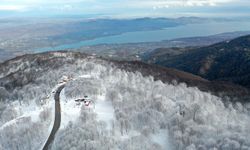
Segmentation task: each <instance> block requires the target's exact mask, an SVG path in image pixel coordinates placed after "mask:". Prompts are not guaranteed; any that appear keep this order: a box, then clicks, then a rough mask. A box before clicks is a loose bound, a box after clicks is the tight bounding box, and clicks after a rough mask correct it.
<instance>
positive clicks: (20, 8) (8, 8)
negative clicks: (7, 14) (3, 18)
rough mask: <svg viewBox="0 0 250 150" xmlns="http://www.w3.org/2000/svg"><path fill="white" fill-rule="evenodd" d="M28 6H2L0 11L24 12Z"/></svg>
mask: <svg viewBox="0 0 250 150" xmlns="http://www.w3.org/2000/svg"><path fill="white" fill-rule="evenodd" d="M26 9H27V6H23V5H0V11H24V10H26Z"/></svg>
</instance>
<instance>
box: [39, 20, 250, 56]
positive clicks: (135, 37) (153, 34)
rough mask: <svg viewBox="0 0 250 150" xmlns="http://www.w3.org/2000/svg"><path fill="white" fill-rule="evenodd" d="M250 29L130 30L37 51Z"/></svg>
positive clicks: (238, 25) (218, 25)
mask: <svg viewBox="0 0 250 150" xmlns="http://www.w3.org/2000/svg"><path fill="white" fill-rule="evenodd" d="M234 31H250V22H242V21H240V22H235V21H234V22H233V21H231V22H229V21H227V22H209V23H201V24H188V25H183V26H177V27H170V28H165V29H162V30H154V31H139V32H128V33H124V34H120V35H114V36H106V37H101V38H96V39H93V40H86V41H80V42H77V43H73V44H64V45H59V46H56V47H45V48H39V49H37V50H36V51H37V52H42V51H53V50H66V49H74V48H80V47H83V46H91V45H99V44H122V43H139V42H159V41H162V40H170V39H176V38H184V37H195V36H208V35H214V34H219V33H225V32H234Z"/></svg>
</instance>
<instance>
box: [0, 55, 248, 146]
mask: <svg viewBox="0 0 250 150" xmlns="http://www.w3.org/2000/svg"><path fill="white" fill-rule="evenodd" d="M45 56H46V57H45ZM17 64H18V65H17ZM10 66H11V67H10ZM120 68H121V67H119V65H117V64H115V63H112V62H109V61H107V60H102V59H99V58H95V57H93V56H79V55H78V54H74V53H50V54H49V55H48V56H47V55H43V56H40V57H37V56H36V57H35V56H31V57H27V58H25V59H22V58H20V59H19V60H18V59H17V60H12V61H9V62H7V64H5V65H4V66H2V67H1V68H0V70H1V73H0V85H1V86H0V99H1V102H0V117H1V118H0V149H4V150H29V149H30V150H37V149H41V148H42V147H43V145H44V143H45V141H46V139H47V138H48V135H49V133H50V131H51V128H52V124H53V120H54V117H55V116H54V94H55V90H56V88H57V87H58V86H59V85H60V84H62V80H63V77H64V76H67V77H69V78H71V80H66V81H64V83H63V84H65V88H64V89H63V90H62V92H61V94H60V99H61V100H60V102H61V115H62V118H61V126H60V129H59V131H58V132H57V134H56V136H55V139H54V142H53V145H52V149H55V150H69V149H71V150H82V149H85V150H93V149H94V150H152V149H156V150H172V149H173V150H174V149H177V150H182V149H187V150H196V149H197V150H198V149H199V150H203V149H222V150H228V149H233V150H234V149H236V150H237V149H239V150H240V149H242V150H249V149H250V140H249V139H250V126H249V122H250V103H247V102H246V103H244V104H242V103H240V102H234V103H231V102H230V101H227V102H225V103H224V102H222V99H221V98H220V97H217V96H215V95H212V94H210V93H208V92H204V91H200V90H199V89H198V88H196V87H188V86H187V85H186V84H185V83H177V82H175V81H173V82H171V84H170V83H165V82H164V83H163V82H162V81H160V80H154V77H152V76H143V75H142V73H140V72H129V71H126V70H124V69H120ZM20 70H21V71H20ZM19 71H20V72H21V73H19ZM30 72H32V73H30ZM17 75H19V77H20V78H15V76H17ZM60 82H61V83H60ZM204 82H206V81H204ZM14 83H15V85H18V86H14ZM86 95H87V96H88V97H89V98H90V99H91V103H90V105H88V106H87V105H86V104H84V103H78V102H76V101H75V100H77V99H81V98H83V97H84V96H86Z"/></svg>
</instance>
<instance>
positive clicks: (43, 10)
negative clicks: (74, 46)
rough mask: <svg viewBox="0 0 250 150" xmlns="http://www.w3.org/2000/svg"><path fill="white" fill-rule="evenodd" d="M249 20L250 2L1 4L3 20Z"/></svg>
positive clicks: (12, 0)
mask: <svg viewBox="0 0 250 150" xmlns="http://www.w3.org/2000/svg"><path fill="white" fill-rule="evenodd" d="M91 14H96V15H100V16H102V15H103V16H113V17H137V16H140V17H152V16H166V17H171V16H173V17H177V16H202V17H204V16H205V17H209V16H212V17H214V16H216V17H220V16H221V17H232V16H248V15H249V14H250V0H0V15H1V16H9V15H12V16H20V15H27V16H53V15H91Z"/></svg>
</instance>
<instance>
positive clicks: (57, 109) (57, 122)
mask: <svg viewBox="0 0 250 150" xmlns="http://www.w3.org/2000/svg"><path fill="white" fill-rule="evenodd" d="M64 87H65V85H61V86H60V87H59V88H58V89H57V90H56V93H55V97H54V99H55V120H54V125H53V128H52V131H51V133H50V135H49V138H48V139H47V141H46V143H45V145H44V147H43V150H49V149H50V148H51V144H52V143H53V140H54V138H55V134H56V132H57V131H58V129H59V127H60V124H61V106H60V93H61V91H62V90H63V88H64Z"/></svg>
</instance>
